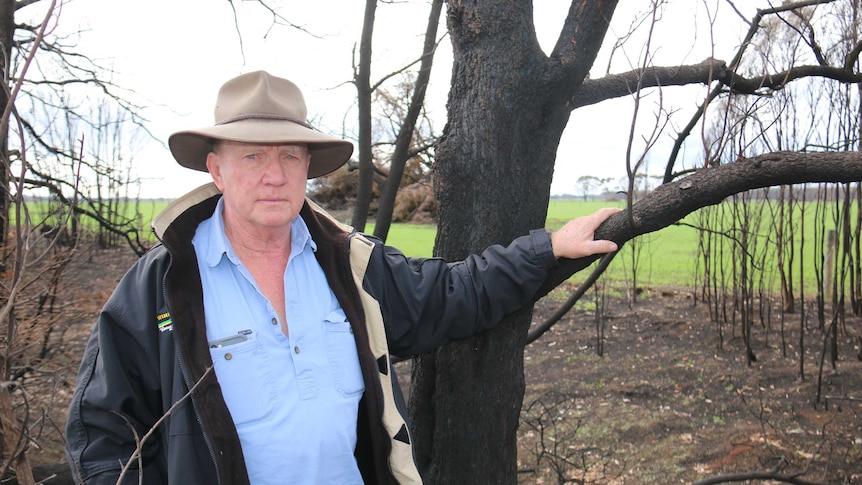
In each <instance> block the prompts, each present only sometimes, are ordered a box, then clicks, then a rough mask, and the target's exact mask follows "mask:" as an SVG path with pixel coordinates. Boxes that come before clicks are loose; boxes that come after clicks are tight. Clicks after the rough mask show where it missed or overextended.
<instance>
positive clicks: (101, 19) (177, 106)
mask: <svg viewBox="0 0 862 485" xmlns="http://www.w3.org/2000/svg"><path fill="white" fill-rule="evenodd" d="M41 3H46V2H41ZM41 3H40V4H41ZM533 3H534V5H535V9H536V15H535V17H536V25H537V32H538V35H539V40H540V42H541V43H542V45H543V47H544V48H545V49H546V51H547V50H549V49H550V48H551V47H552V46H553V43H554V41H555V40H556V37H557V34H558V32H559V27H560V25H561V24H562V21H563V19H564V16H565V13H566V11H567V8H568V6H569V5H570V1H568V0H535V1H534V2H533ZM647 3H648V2H644V1H642V0H621V1H620V5H619V7H618V11H617V12H618V13H617V15H616V16H615V17H614V22H613V24H612V27H611V29H612V32H611V34H610V35H611V36H614V35H615V34H619V35H622V34H624V33H625V32H626V31H627V30H628V25H629V23H630V22H631V18H632V14H633V13H634V12H636V10H637V9H638V8H643V7H644V5H645V4H647ZM670 3H671V4H670V6H669V7H668V9H667V13H666V17H665V19H664V20H662V23H661V24H660V25H659V29H657V32H660V35H658V36H657V37H656V38H655V40H654V41H653V46H654V48H656V47H657V49H656V56H657V61H656V63H657V64H679V63H695V62H700V61H701V60H703V59H704V58H706V57H707V56H709V55H715V57H717V58H724V59H727V58H729V57H730V56H731V55H732V54H733V49H734V48H735V45H734V43H733V39H736V38H738V37H739V35H738V32H736V31H735V30H734V31H732V32H728V30H727V29H726V28H725V29H723V30H722V31H723V32H724V33H725V34H726V37H727V38H728V39H729V41H728V42H726V44H725V45H723V46H722V50H719V51H717V52H715V54H712V53H711V52H710V49H709V47H708V46H709V42H708V41H709V38H708V35H706V33H705V32H706V31H705V29H704V28H703V27H701V32H700V35H699V36H698V35H697V34H696V30H695V29H696V26H697V25H698V24H700V25H701V26H702V25H704V23H705V22H706V20H707V18H706V16H705V15H704V10H703V5H702V3H703V2H699V1H692V0H674V1H671V2H670ZM710 3H720V4H721V5H720V6H722V7H723V8H724V10H725V11H722V12H720V13H719V15H720V16H719V20H720V21H731V22H733V21H735V18H732V17H733V13H732V12H730V11H729V9H727V8H726V7H724V2H717V1H715V0H713V1H712V2H710ZM40 4H37V5H36V6H34V7H32V8H34V9H36V8H39V5H40ZM271 4H272V5H282V6H284V7H285V8H282V9H281V12H282V13H284V15H285V16H287V17H288V18H289V20H290V21H291V22H293V23H295V24H298V25H302V26H304V27H305V28H306V29H307V30H308V32H310V33H312V34H314V36H312V35H309V34H308V33H303V32H300V31H298V30H296V29H290V28H287V27H274V28H270V27H271V25H270V24H271V18H270V16H269V14H268V12H267V11H266V10H265V9H264V8H262V7H261V6H260V5H259V4H258V2H256V1H243V2H235V4H234V5H235V8H236V13H237V17H238V18H239V23H240V25H239V29H240V31H241V33H242V36H241V39H242V45H241V46H240V42H239V39H240V34H239V33H238V32H237V27H236V26H235V25H234V16H233V11H232V9H231V4H230V3H229V2H227V1H213V0H182V1H175V0H137V1H133V0H123V1H118V0H72V1H70V2H69V3H68V4H66V5H65V6H64V7H63V10H62V13H61V17H60V29H59V30H66V31H73V30H76V29H77V28H79V27H80V28H83V29H85V32H84V34H83V36H82V38H81V42H80V46H79V50H80V51H81V52H85V53H88V54H89V55H91V56H93V57H94V58H97V59H100V60H101V62H102V63H103V64H107V65H110V66H112V67H113V68H114V70H115V71H116V72H117V77H116V78H115V79H114V81H115V82H116V83H117V84H119V85H121V86H125V87H129V88H130V89H133V90H134V91H135V92H136V93H137V94H138V95H139V96H140V97H141V99H142V102H143V104H145V105H146V106H147V110H146V113H145V115H146V117H147V118H148V119H149V120H150V123H149V125H148V127H149V129H150V131H151V132H152V133H153V134H154V135H155V136H156V137H157V138H158V139H159V140H160V141H161V143H156V142H153V143H149V144H148V145H147V146H145V147H144V148H142V149H141V150H140V152H139V153H136V154H135V155H134V156H135V163H136V166H138V167H139V168H140V174H141V176H143V177H145V178H146V180H147V181H146V182H145V185H144V193H143V196H145V197H168V198H173V197H177V196H178V195H180V194H182V193H183V192H185V191H187V190H189V189H191V188H193V187H195V186H197V185H200V184H201V183H204V182H206V181H208V176H207V175H206V174H203V173H194V172H193V171H190V170H188V169H184V168H181V167H179V166H178V165H177V164H176V162H174V160H173V158H172V157H171V155H170V152H169V151H168V150H167V148H166V147H165V146H164V145H162V143H165V142H166V140H167V137H168V135H170V133H172V132H174V131H177V130H181V129H188V128H198V127H202V126H208V125H211V124H212V122H213V118H212V111H213V106H214V103H215V97H216V94H217V91H218V88H219V86H220V85H221V84H222V83H223V82H224V81H226V80H227V79H229V78H231V77H233V76H235V75H237V74H240V73H243V72H248V71H251V70H255V69H265V70H268V71H270V72H271V73H273V74H276V75H279V76H282V77H286V78H289V79H291V80H292V81H294V82H296V83H297V84H298V85H299V86H300V88H301V89H302V90H303V93H304V94H305V97H306V103H307V104H308V108H309V117H310V118H313V119H314V120H315V122H316V123H317V124H318V126H319V127H320V128H321V129H323V130H324V131H329V132H331V133H334V134H338V133H339V132H340V130H341V128H342V126H345V125H348V126H349V125H350V124H352V123H354V119H355V111H353V110H352V108H353V105H354V99H355V90H354V88H353V86H352V85H351V84H349V83H348V81H349V80H350V79H351V77H352V55H353V48H354V45H355V44H356V43H357V42H358V39H359V35H360V31H361V22H362V16H363V8H364V2H360V1H357V0H350V1H347V0H315V1H314V2H308V1H273V2H271ZM42 8H44V7H42ZM428 10H429V6H428V5H427V4H426V3H425V2H424V1H421V0H416V1H408V2H404V3H398V4H383V3H381V4H380V6H379V7H378V10H377V23H376V25H375V43H374V61H373V64H372V71H373V72H372V78H378V77H379V76H382V75H383V74H385V73H388V72H390V71H391V70H394V69H397V68H398V67H400V66H401V65H403V64H405V63H408V62H410V61H412V60H413V59H414V58H415V57H416V56H417V55H418V53H419V52H420V49H421V43H422V34H423V32H424V26H425V21H426V19H427V16H428ZM33 14H34V15H38V16H41V15H42V13H40V12H34V13H33ZM444 30H445V25H443V26H441V28H440V33H443V32H444ZM606 44H610V43H609V42H606ZM642 45H643V43H642V42H640V43H639V42H637V41H635V42H633V43H631V44H630V47H628V48H627V49H628V55H629V56H630V57H629V61H626V58H625V57H624V56H621V55H619V54H618V55H617V57H616V59H617V60H618V61H619V62H620V64H618V65H617V66H616V67H615V68H614V69H613V72H621V71H625V70H628V67H631V66H625V63H626V62H637V61H636V57H637V56H638V55H639V54H640V53H639V48H640V46H642ZM608 47H609V46H608V45H606V46H605V47H604V48H603V49H604V51H605V54H606V53H607V50H608ZM632 59H634V60H632ZM606 63H607V57H606V55H605V56H603V57H600V60H599V61H597V63H596V66H595V68H594V70H593V71H594V74H593V76H595V77H598V76H601V75H602V73H603V72H604V70H605V65H606ZM450 64H451V49H450V48H449V46H448V44H447V43H445V42H444V45H443V46H442V48H441V49H440V51H439V53H438V54H437V55H436V57H435V64H434V70H433V73H434V74H433V76H432V81H431V82H432V85H431V88H430V89H429V95H428V96H429V99H428V103H429V109H430V110H431V112H432V114H433V115H434V116H435V117H436V118H437V119H438V121H437V123H436V128H437V129H438V130H441V129H442V128H443V125H444V123H445V101H446V92H447V89H448V83H449V66H450ZM704 90H705V88H703V87H696V88H687V89H685V90H677V91H684V93H685V94H684V95H678V96H675V97H674V100H675V101H674V102H675V103H678V107H679V108H681V109H683V110H685V111H687V112H689V113H690V112H691V111H692V110H694V109H695V107H696V106H697V101H698V99H699V98H702V97H703V95H704V93H705V91H704ZM666 102H667V100H666ZM652 103H653V101H652V100H648V101H647V102H645V103H644V105H645V106H646V107H647V108H650V107H651V105H652ZM631 115H632V103H631V100H628V99H624V100H620V101H614V102H606V103H602V104H601V105H597V106H593V107H588V108H582V109H579V110H577V111H576V112H575V113H574V114H573V115H572V118H571V120H570V124H569V127H568V128H567V130H566V133H565V135H564V137H563V140H562V142H561V144H560V148H559V150H558V159H557V165H556V168H555V177H554V182H553V186H552V193H554V194H561V193H575V192H576V190H577V189H576V185H575V181H576V180H577V178H578V177H580V176H581V175H594V176H599V177H611V176H613V177H619V176H622V175H623V174H624V173H625V170H624V155H625V144H626V143H625V142H626V139H627V135H628V126H629V125H630V120H631ZM689 116H690V114H686V116H685V118H688V117H689ZM680 122H682V121H680ZM669 143H670V141H669V139H665V140H664V142H663V145H664V146H665V147H666V146H669ZM638 149H639V148H638ZM662 150H663V151H662ZM666 156H667V150H666V148H665V149H662V148H661V147H659V148H658V149H657V153H656V155H655V156H653V157H652V159H653V160H654V162H652V163H651V165H653V166H654V167H651V170H652V171H654V172H657V171H660V170H661V167H662V165H663V161H664V160H663V158H666Z"/></svg>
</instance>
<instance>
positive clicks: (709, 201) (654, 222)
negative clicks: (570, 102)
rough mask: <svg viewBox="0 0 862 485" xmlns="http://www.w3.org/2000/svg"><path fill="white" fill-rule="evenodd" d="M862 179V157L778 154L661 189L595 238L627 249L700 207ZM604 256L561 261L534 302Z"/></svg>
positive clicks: (710, 171) (719, 168) (607, 224)
mask: <svg viewBox="0 0 862 485" xmlns="http://www.w3.org/2000/svg"><path fill="white" fill-rule="evenodd" d="M858 181H862V153H859V152H828V153H799V152H774V153H767V154H764V155H760V156H757V157H753V158H748V159H742V160H739V161H737V162H734V163H728V164H725V165H719V166H717V167H710V168H707V169H703V170H699V171H697V172H695V173H693V174H691V175H689V176H687V177H685V178H682V179H679V180H676V181H674V182H670V183H666V184H664V185H661V186H659V187H657V188H656V189H655V190H654V191H652V192H650V193H649V194H648V195H647V196H645V197H644V198H643V199H641V200H640V201H639V202H638V203H637V204H635V205H634V206H633V207H632V209H631V210H632V212H633V214H631V217H632V218H633V220H634V221H636V225H635V226H632V225H631V224H629V222H628V221H629V217H630V216H629V214H628V211H627V210H626V211H623V212H620V213H618V214H615V215H613V216H612V217H611V218H610V219H608V220H607V221H605V223H604V224H602V225H601V226H600V227H599V228H598V230H596V234H595V237H596V239H610V240H612V241H614V242H616V243H617V244H620V245H622V244H623V243H625V242H626V241H629V240H631V239H633V238H634V237H636V236H640V235H642V234H647V233H650V232H654V231H658V230H659V229H663V228H665V227H667V226H669V225H671V224H673V223H674V222H677V221H679V220H681V219H682V218H683V217H685V216H687V215H688V214H690V213H692V212H694V211H696V210H697V209H700V208H703V207H706V206H710V205H716V204H719V203H721V202H722V201H723V200H724V199H725V198H727V197H729V196H731V195H733V194H738V193H741V192H745V191H747V190H752V189H759V188H763V187H772V186H778V185H792V184H803V183H829V182H831V183H849V182H858ZM598 258H599V256H592V257H589V258H581V259H575V260H560V264H559V265H558V266H557V267H556V268H554V269H553V270H551V272H550V274H549V275H548V279H547V280H546V282H545V284H544V285H543V286H542V288H541V289H540V290H539V292H538V293H537V295H536V296H535V297H534V300H538V299H539V298H541V297H542V296H545V295H546V294H547V293H548V292H550V291H551V290H553V289H554V288H556V287H557V286H558V285H559V284H560V283H562V282H563V281H565V280H566V279H568V278H569V277H570V276H571V275H573V274H574V273H576V272H578V271H581V270H583V269H584V268H586V267H587V266H589V265H590V264H592V262H593V261H595V260H596V259H598Z"/></svg>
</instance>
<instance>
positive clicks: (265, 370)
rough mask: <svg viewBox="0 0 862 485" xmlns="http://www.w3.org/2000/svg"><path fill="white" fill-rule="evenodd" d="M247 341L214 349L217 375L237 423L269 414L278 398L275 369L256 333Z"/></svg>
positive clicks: (247, 421)
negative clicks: (273, 374)
mask: <svg viewBox="0 0 862 485" xmlns="http://www.w3.org/2000/svg"><path fill="white" fill-rule="evenodd" d="M246 337H247V339H246V340H245V341H243V342H239V343H233V344H230V345H224V346H221V347H218V348H210V355H211V356H212V360H213V365H214V367H215V373H216V378H217V379H218V382H219V385H220V386H221V392H222V395H223V396H224V400H225V403H226V404H227V407H228V409H229V410H230V415H231V417H232V418H233V421H234V424H235V425H237V426H240V425H242V424H243V423H249V422H252V421H257V420H259V419H263V418H264V417H266V416H267V415H268V414H269V413H270V412H271V411H272V410H273V406H274V401H275V395H274V393H275V390H274V389H273V386H272V372H271V370H270V365H269V360H268V359H267V358H266V353H265V352H264V351H263V349H262V348H261V345H260V342H258V340H257V338H256V337H257V336H256V335H255V334H249V335H247V336H246Z"/></svg>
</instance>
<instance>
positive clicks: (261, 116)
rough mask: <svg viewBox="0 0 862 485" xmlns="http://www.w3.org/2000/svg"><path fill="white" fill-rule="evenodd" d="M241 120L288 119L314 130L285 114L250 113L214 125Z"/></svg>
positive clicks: (312, 128)
mask: <svg viewBox="0 0 862 485" xmlns="http://www.w3.org/2000/svg"><path fill="white" fill-rule="evenodd" d="M243 120H273V121H289V122H291V123H296V124H297V125H301V126H304V127H305V128H308V129H309V130H314V127H312V126H311V125H309V124H308V123H306V122H304V121H300V120H298V119H296V118H289V117H287V116H278V115H266V114H250V115H240V116H235V117H233V118H228V119H226V120H221V121H219V122H218V123H216V126H218V125H227V124H230V123H234V122H236V121H243ZM315 131H317V130H315Z"/></svg>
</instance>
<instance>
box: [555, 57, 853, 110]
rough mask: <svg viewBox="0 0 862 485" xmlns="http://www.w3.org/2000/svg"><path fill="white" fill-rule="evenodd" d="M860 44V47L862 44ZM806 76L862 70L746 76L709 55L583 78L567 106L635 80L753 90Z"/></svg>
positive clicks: (628, 90) (626, 90)
mask: <svg viewBox="0 0 862 485" xmlns="http://www.w3.org/2000/svg"><path fill="white" fill-rule="evenodd" d="M859 48H860V49H862V46H859ZM808 77H822V78H827V79H834V80H836V81H840V82H844V83H858V82H862V74H860V73H858V72H853V71H852V70H850V69H846V68H844V67H832V66H796V67H792V68H790V69H787V70H785V71H781V72H777V73H773V74H764V75H763V76H758V77H752V78H745V77H741V76H739V75H738V74H736V73H735V72H733V71H731V70H729V69H728V67H727V63H726V62H724V61H721V60H718V59H712V58H710V59H706V60H704V61H703V62H701V63H699V64H693V65H687V66H672V67H650V68H647V69H644V70H639V69H637V70H633V71H629V72H624V73H621V74H613V75H609V76H605V77H603V78H599V79H590V80H587V81H584V84H583V86H581V89H580V91H578V93H577V94H575V96H573V97H572V101H571V103H570V104H569V108H571V109H572V110H575V109H577V108H580V107H582V106H588V105H591V104H596V103H599V102H602V101H606V100H608V99H614V98H620V97H623V96H629V95H631V94H633V93H634V92H635V90H636V89H637V86H638V82H640V85H641V89H643V88H651V87H659V86H686V85H689V84H698V83H700V84H709V83H710V82H712V81H719V82H720V83H721V84H722V85H724V86H726V87H727V88H728V89H729V90H730V91H731V92H734V93H740V94H755V93H757V92H758V91H762V90H778V89H781V88H783V87H784V86H786V85H787V84H788V83H790V82H791V81H796V80H798V79H802V78H808Z"/></svg>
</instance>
